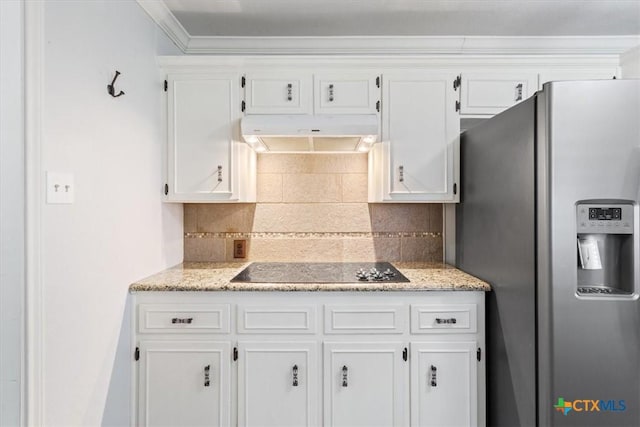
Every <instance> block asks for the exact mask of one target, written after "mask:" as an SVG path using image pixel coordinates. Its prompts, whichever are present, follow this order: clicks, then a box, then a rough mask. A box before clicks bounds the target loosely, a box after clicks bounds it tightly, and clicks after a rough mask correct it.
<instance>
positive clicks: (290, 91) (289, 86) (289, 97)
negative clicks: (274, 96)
mask: <svg viewBox="0 0 640 427" xmlns="http://www.w3.org/2000/svg"><path fill="white" fill-rule="evenodd" d="M287 101H293V85H292V84H291V83H287Z"/></svg>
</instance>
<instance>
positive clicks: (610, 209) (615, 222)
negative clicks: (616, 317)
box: [576, 200, 640, 296]
mask: <svg viewBox="0 0 640 427" xmlns="http://www.w3.org/2000/svg"><path fill="white" fill-rule="evenodd" d="M576 208H577V224H576V225H577V240H578V242H577V243H578V267H577V268H578V288H577V293H578V295H580V296H596V295H597V296H624V295H632V294H633V293H634V290H635V283H634V280H635V277H634V276H635V274H634V263H636V262H638V257H639V256H640V254H636V253H635V243H634V242H635V234H634V233H635V232H636V230H635V227H634V225H635V224H634V205H633V204H632V203H631V202H627V203H625V202H622V201H618V202H613V203H608V202H607V201H593V200H590V201H588V202H579V203H578V204H576Z"/></svg>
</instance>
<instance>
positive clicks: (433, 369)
mask: <svg viewBox="0 0 640 427" xmlns="http://www.w3.org/2000/svg"><path fill="white" fill-rule="evenodd" d="M430 376H431V387H437V386H438V368H436V367H435V366H433V365H431V373H430Z"/></svg>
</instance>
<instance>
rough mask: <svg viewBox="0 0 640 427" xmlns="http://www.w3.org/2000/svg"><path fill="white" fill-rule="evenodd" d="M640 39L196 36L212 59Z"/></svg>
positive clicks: (577, 51)
mask: <svg viewBox="0 0 640 427" xmlns="http://www.w3.org/2000/svg"><path fill="white" fill-rule="evenodd" d="M637 45H640V36H619V37H618V36H601V37H593V36H589V37H484V36H482V37H480V36H473V37H462V36H446V37H445V36H442V37H430V36H429V37H191V39H190V41H189V43H188V46H187V49H186V50H185V51H184V52H185V53H187V54H210V55H620V54H621V53H623V52H625V51H627V50H629V49H631V48H633V47H634V46H637Z"/></svg>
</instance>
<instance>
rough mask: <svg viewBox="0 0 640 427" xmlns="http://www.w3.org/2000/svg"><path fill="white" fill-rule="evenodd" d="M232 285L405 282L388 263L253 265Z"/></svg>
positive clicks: (269, 263)
mask: <svg viewBox="0 0 640 427" xmlns="http://www.w3.org/2000/svg"><path fill="white" fill-rule="evenodd" d="M231 281H232V282H245V283H358V282H393V283H397V282H408V281H409V279H407V278H406V277H405V276H404V275H403V274H402V273H400V272H399V271H398V270H397V269H396V268H395V267H394V266H393V265H391V263H388V262H254V263H251V264H249V265H248V266H247V267H246V268H245V269H244V270H242V271H241V272H240V273H239V274H238V275H237V276H236V277H234V278H233V279H231Z"/></svg>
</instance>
